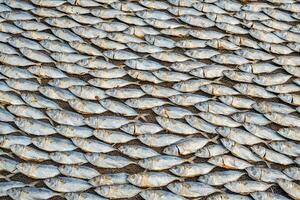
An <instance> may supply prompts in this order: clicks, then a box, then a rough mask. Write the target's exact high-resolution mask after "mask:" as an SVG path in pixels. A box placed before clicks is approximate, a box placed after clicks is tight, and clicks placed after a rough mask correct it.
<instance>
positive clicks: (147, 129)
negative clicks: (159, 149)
mask: <svg viewBox="0 0 300 200" xmlns="http://www.w3.org/2000/svg"><path fill="white" fill-rule="evenodd" d="M120 129H121V130H122V131H124V132H126V133H129V134H131V135H142V134H156V133H158V132H161V131H163V127H161V126H159V125H157V124H155V123H143V122H139V121H137V122H133V123H129V124H125V125H123V126H121V128H120Z"/></svg>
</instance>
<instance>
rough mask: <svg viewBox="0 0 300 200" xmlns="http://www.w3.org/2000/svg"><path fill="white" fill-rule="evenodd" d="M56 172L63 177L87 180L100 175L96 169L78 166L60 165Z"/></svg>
mask: <svg viewBox="0 0 300 200" xmlns="http://www.w3.org/2000/svg"><path fill="white" fill-rule="evenodd" d="M58 170H59V172H60V173H61V174H62V175H64V176H68V177H74V178H80V179H87V180H89V179H92V178H94V177H96V176H99V175H100V173H99V172H98V171H97V170H96V169H93V168H91V167H87V166H80V165H60V166H59V167H58Z"/></svg>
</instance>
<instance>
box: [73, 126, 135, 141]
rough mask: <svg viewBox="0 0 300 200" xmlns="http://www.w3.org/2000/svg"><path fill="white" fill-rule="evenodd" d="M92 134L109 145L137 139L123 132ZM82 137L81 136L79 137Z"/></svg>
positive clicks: (96, 131)
mask: <svg viewBox="0 0 300 200" xmlns="http://www.w3.org/2000/svg"><path fill="white" fill-rule="evenodd" d="M92 134H93V135H94V136H95V137H96V138H97V139H99V140H102V141H104V142H105V143H109V144H117V143H127V142H129V141H131V140H135V139H136V138H135V137H133V136H131V135H128V134H126V133H124V132H121V131H112V130H99V129H98V130H94V131H93V132H92ZM78 136H80V135H78Z"/></svg>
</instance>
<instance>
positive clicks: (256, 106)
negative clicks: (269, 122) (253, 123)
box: [251, 103, 264, 112]
mask: <svg viewBox="0 0 300 200" xmlns="http://www.w3.org/2000/svg"><path fill="white" fill-rule="evenodd" d="M251 107H252V108H254V110H256V111H258V112H263V110H264V104H262V103H254V104H252V105H251Z"/></svg>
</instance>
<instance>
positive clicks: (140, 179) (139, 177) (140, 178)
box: [127, 174, 143, 184]
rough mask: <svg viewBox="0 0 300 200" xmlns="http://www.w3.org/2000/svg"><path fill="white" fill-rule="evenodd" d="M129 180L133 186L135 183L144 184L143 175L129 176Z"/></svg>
mask: <svg viewBox="0 0 300 200" xmlns="http://www.w3.org/2000/svg"><path fill="white" fill-rule="evenodd" d="M127 180H128V181H129V182H130V183H132V184H135V183H142V182H143V175H141V174H132V175H129V176H128V177H127Z"/></svg>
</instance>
